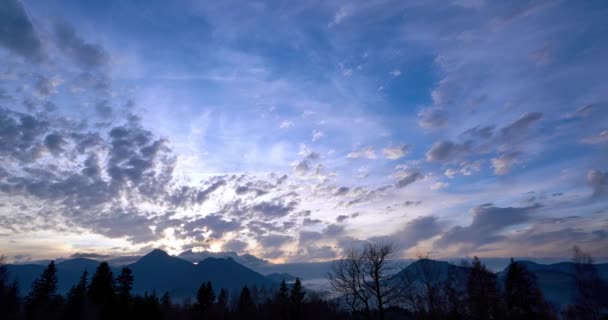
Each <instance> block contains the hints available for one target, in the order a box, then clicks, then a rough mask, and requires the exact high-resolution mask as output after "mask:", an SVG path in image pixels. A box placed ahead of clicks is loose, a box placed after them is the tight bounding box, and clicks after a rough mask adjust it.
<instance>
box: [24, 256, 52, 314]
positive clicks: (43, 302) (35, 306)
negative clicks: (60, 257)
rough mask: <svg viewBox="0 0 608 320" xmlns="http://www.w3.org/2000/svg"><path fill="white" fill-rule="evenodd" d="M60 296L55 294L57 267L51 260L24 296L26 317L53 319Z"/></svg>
mask: <svg viewBox="0 0 608 320" xmlns="http://www.w3.org/2000/svg"><path fill="white" fill-rule="evenodd" d="M59 304H60V297H59V296H58V295H57V268H56V267H55V262H54V261H51V262H50V263H49V264H48V266H47V267H46V269H44V271H43V272H42V274H41V275H40V277H38V279H36V280H35V281H34V283H33V284H32V290H31V292H30V294H29V295H28V296H27V298H26V317H27V318H28V319H54V318H55V317H56V315H57V313H58V309H59Z"/></svg>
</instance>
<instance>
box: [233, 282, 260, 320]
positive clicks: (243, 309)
mask: <svg viewBox="0 0 608 320" xmlns="http://www.w3.org/2000/svg"><path fill="white" fill-rule="evenodd" d="M237 312H238V315H239V318H240V319H255V314H256V306H255V303H253V299H251V293H250V292H249V288H247V286H244V287H243V289H242V290H241V295H240V296H239V303H238V306H237Z"/></svg>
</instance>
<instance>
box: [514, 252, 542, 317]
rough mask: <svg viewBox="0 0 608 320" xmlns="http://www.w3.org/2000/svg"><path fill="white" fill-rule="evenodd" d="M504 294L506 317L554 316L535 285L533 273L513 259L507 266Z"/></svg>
mask: <svg viewBox="0 0 608 320" xmlns="http://www.w3.org/2000/svg"><path fill="white" fill-rule="evenodd" d="M504 296H505V298H504V300H505V304H506V309H507V310H506V316H507V318H508V319H513V320H518V319H552V318H554V315H552V312H551V308H550V306H549V305H548V304H547V303H546V302H545V301H544V299H543V295H542V293H541V291H540V289H539V288H538V286H537V285H536V278H535V277H534V275H533V274H532V273H530V272H529V271H528V269H526V267H525V266H523V265H522V264H520V263H519V262H516V261H514V260H513V259H511V263H510V264H509V266H508V268H507V276H506V279H505V292H504Z"/></svg>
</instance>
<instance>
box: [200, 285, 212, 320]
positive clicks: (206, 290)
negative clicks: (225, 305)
mask: <svg viewBox="0 0 608 320" xmlns="http://www.w3.org/2000/svg"><path fill="white" fill-rule="evenodd" d="M214 302H215V292H213V286H212V285H211V281H207V282H206V283H203V284H201V286H200V287H199V288H198V291H197V293H196V307H197V308H198V312H199V313H200V316H201V317H204V316H205V314H206V313H207V312H208V311H209V310H210V309H211V307H212V306H213V303H214Z"/></svg>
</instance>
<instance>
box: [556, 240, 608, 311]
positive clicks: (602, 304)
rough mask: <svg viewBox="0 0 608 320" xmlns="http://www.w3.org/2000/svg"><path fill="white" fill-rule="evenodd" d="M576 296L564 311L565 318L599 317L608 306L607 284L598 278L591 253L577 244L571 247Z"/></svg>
mask: <svg viewBox="0 0 608 320" xmlns="http://www.w3.org/2000/svg"><path fill="white" fill-rule="evenodd" d="M572 262H573V263H574V272H575V281H576V297H575V301H574V304H572V305H570V306H568V308H567V310H566V311H565V312H564V317H565V318H567V319H590V320H595V319H600V318H601V317H602V316H606V311H607V310H606V309H607V308H608V285H607V284H606V283H605V282H604V281H603V280H602V278H600V276H599V274H598V272H597V269H596V268H595V266H594V265H593V258H592V257H591V255H589V254H588V253H586V252H585V251H583V250H582V249H581V248H579V247H578V246H574V247H573V248H572Z"/></svg>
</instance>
